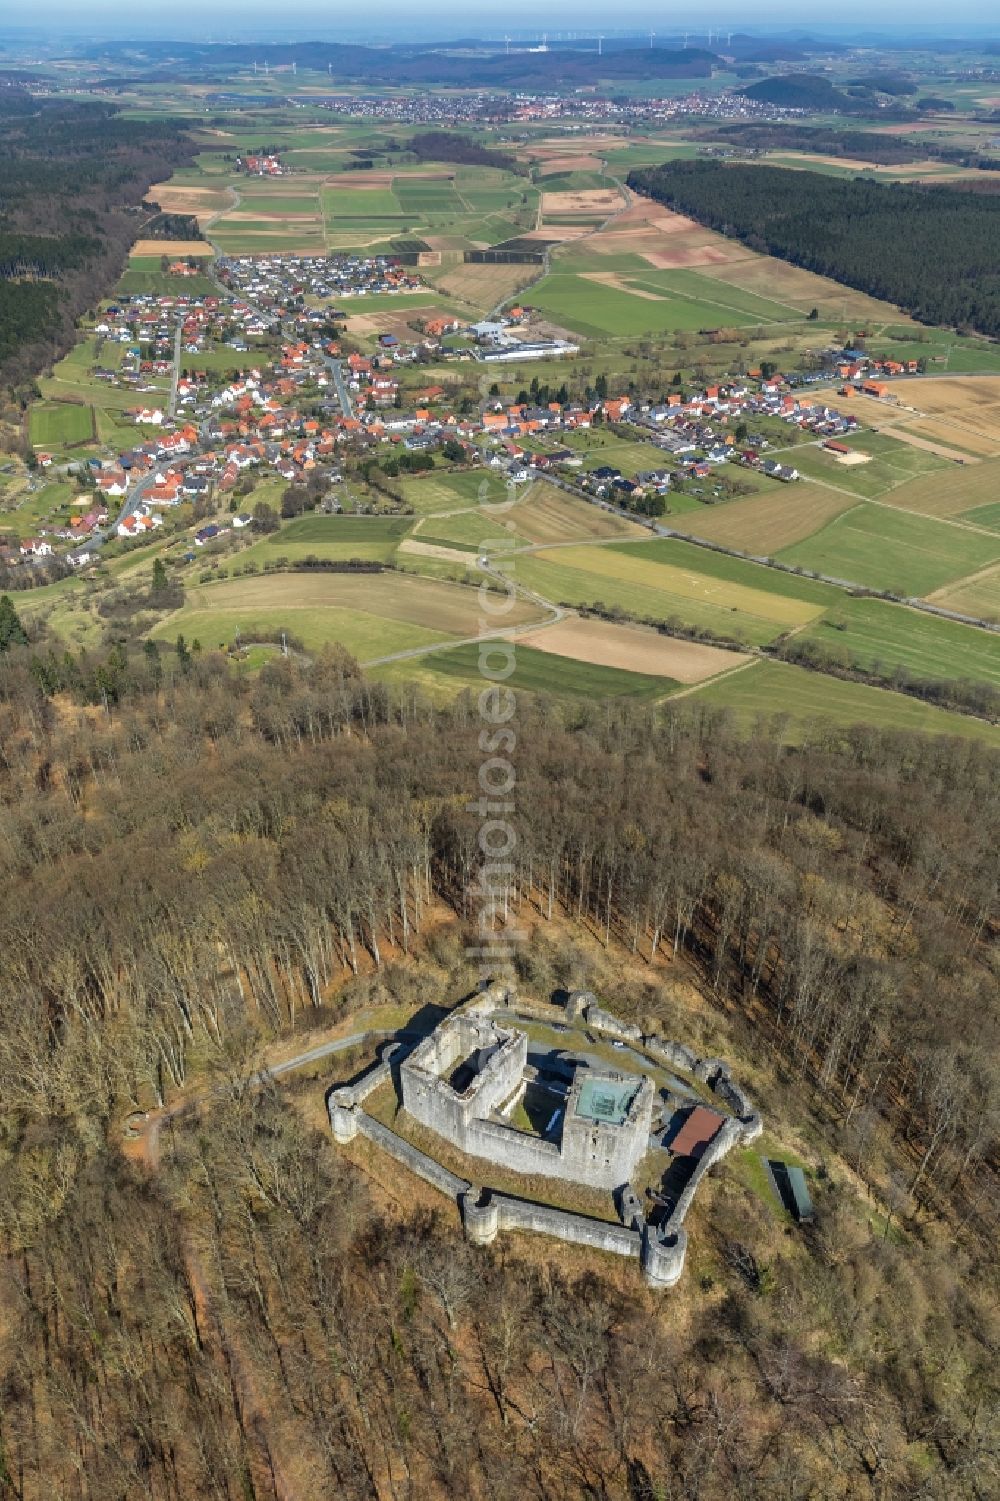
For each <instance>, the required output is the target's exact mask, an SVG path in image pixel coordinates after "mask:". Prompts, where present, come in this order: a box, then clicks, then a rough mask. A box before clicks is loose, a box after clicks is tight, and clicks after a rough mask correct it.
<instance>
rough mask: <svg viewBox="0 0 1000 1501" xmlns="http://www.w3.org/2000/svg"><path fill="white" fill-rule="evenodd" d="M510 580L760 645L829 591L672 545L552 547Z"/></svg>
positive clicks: (550, 594)
mask: <svg viewBox="0 0 1000 1501" xmlns="http://www.w3.org/2000/svg"><path fill="white" fill-rule="evenodd" d="M516 565H517V566H516V571H515V573H514V577H516V578H517V580H518V582H520V583H522V584H525V585H526V586H527V587H528V588H530V589H534V590H536V591H537V592H538V593H539V594H541V595H542V596H543V597H544V598H546V599H549V600H553V601H555V602H557V603H560V604H568V605H596V604H601V605H603V606H605V607H608V608H612V609H618V610H621V611H622V612H623V613H625V614H628V615H632V616H635V617H638V618H643V619H650V620H656V621H664V622H667V621H677V622H678V623H681V624H683V625H685V626H687V627H693V628H697V629H701V630H705V631H707V632H710V633H711V634H713V635H715V636H719V637H727V638H731V639H734V640H737V641H744V642H746V643H747V644H749V645H763V644H764V643H765V642H768V641H772V640H774V639H775V637H777V636H779V635H782V634H783V633H784V632H785V631H788V630H791V629H793V628H795V627H798V626H803V625H807V624H808V623H809V622H810V621H811V620H814V619H817V618H818V617H819V616H820V615H821V614H822V613H823V610H824V608H825V607H826V606H827V605H828V604H829V602H830V600H831V599H832V598H833V597H834V591H832V590H830V589H828V588H825V587H824V586H823V585H817V584H815V583H812V582H811V581H808V580H805V579H797V578H795V577H794V576H792V575H790V574H778V573H774V572H773V571H769V570H765V569H762V568H759V567H757V566H756V565H754V564H752V563H743V562H741V561H740V560H739V559H735V558H727V557H725V556H723V555H721V554H717V553H710V552H706V551H705V550H704V549H702V548H697V547H694V546H692V545H691V544H688V543H684V542H677V541H663V540H661V541H655V542H652V541H651V542H640V543H628V542H622V543H618V542H613V543H608V544H596V545H591V546H579V547H573V546H570V547H553V548H549V549H546V550H542V551H539V552H535V553H530V554H524V555H523V556H519V557H518V558H517V559H516Z"/></svg>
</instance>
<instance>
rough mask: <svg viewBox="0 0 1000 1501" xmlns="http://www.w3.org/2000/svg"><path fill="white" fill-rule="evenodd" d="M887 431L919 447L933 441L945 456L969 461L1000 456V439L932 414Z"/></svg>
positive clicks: (938, 450) (937, 451) (938, 451)
mask: <svg viewBox="0 0 1000 1501" xmlns="http://www.w3.org/2000/svg"><path fill="white" fill-rule="evenodd" d="M888 431H891V432H892V434H893V436H894V437H897V438H902V439H903V441H904V443H914V444H916V445H917V447H920V446H921V445H923V444H925V443H932V444H934V452H936V453H940V454H941V455H942V456H943V457H944V458H956V459H957V458H964V459H965V460H966V462H968V461H969V460H970V459H971V460H972V461H973V462H975V460H976V459H977V458H980V459H991V458H995V457H997V456H998V455H1000V438H987V437H984V436H983V434H982V433H976V432H973V431H972V430H971V429H970V428H968V427H960V426H958V425H957V424H955V423H951V422H945V421H943V420H942V421H936V420H935V419H934V418H933V417H924V418H921V419H920V420H919V421H914V420H910V421H907V422H906V424H905V425H901V426H900V427H893V428H891V429H888Z"/></svg>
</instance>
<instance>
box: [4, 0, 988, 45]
mask: <svg viewBox="0 0 1000 1501" xmlns="http://www.w3.org/2000/svg"><path fill="white" fill-rule="evenodd" d="M2 10H3V11H5V12H6V14H5V15H3V18H2V19H0V35H3V34H14V33H15V31H16V29H18V28H20V27H24V29H25V32H26V33H28V32H30V34H32V35H34V36H38V35H39V34H40V33H45V32H48V33H49V37H48V39H49V40H52V39H53V33H54V36H55V37H56V38H58V37H59V36H66V37H69V36H72V37H74V38H77V37H79V36H81V35H86V34H87V33H88V32H89V33H91V34H103V35H106V34H108V33H109V32H116V33H117V34H118V35H120V36H123V37H130V36H146V37H151V36H163V37H167V36H169V37H185V38H190V39H191V40H202V39H204V38H205V37H207V36H212V37H213V38H216V37H217V38H220V39H221V38H225V39H227V40H230V39H232V38H234V37H238V36H240V35H250V34H253V35H264V34H267V35H268V36H270V37H273V38H274V39H275V40H281V39H282V37H283V36H284V37H287V38H288V39H289V40H294V39H301V38H302V37H303V36H317V37H319V36H322V37H326V38H329V39H331V40H332V39H335V38H336V37H337V36H338V34H340V36H342V37H343V39H345V40H347V39H350V40H362V39H363V38H364V37H365V36H367V35H370V36H371V37H372V38H376V37H377V38H379V39H381V40H386V39H390V38H392V37H393V36H398V37H400V38H401V39H402V38H403V37H404V36H405V37H406V39H407V40H409V39H412V38H413V37H415V36H419V35H420V33H421V30H422V31H423V33H424V35H425V36H426V37H427V39H428V40H431V39H433V38H435V37H437V38H440V37H447V36H470V35H477V34H479V35H482V34H487V33H492V34H494V35H501V34H502V33H503V32H505V31H507V32H511V33H515V32H518V31H520V32H522V33H536V32H541V31H543V30H546V31H548V32H550V33H552V34H555V33H556V32H568V31H584V32H586V31H590V32H591V33H596V32H597V31H598V30H602V31H605V32H607V33H609V34H610V33H612V32H613V31H614V30H615V29H624V28H630V27H633V26H634V27H636V28H640V29H645V30H648V29H649V28H650V27H652V28H653V29H654V30H655V31H656V32H657V34H658V35H661V36H662V37H663V38H664V40H669V39H670V38H672V37H675V36H676V35H677V34H678V33H679V32H682V31H683V30H684V29H685V28H686V27H690V29H691V31H692V35H694V34H696V32H697V33H707V31H708V27H709V25H711V26H712V27H713V29H714V28H715V27H716V26H723V27H726V28H728V27H732V28H733V29H740V30H746V31H751V32H754V33H758V34H759V33H762V32H764V31H768V30H774V29H787V30H788V31H790V32H791V31H794V32H797V33H798V34H800V35H802V34H812V35H821V34H822V35H840V36H843V34H844V32H845V30H848V29H852V28H857V29H858V30H861V29H863V30H864V31H866V32H874V31H885V32H890V31H891V32H895V33H897V34H898V33H899V32H900V31H910V32H916V33H918V34H920V35H921V36H931V35H940V36H943V35H951V36H954V35H957V34H960V33H961V34H979V35H984V34H994V35H1000V9H998V7H997V5H996V4H995V3H994V0H989V3H987V0H952V3H951V4H950V5H948V6H947V7H942V6H940V5H937V4H931V3H930V0H838V3H837V4H836V5H834V6H831V7H830V8H829V10H828V11H827V12H826V13H824V12H823V11H822V10H820V11H810V10H803V7H802V5H801V3H799V0H769V3H765V4H763V5H760V6H757V7H755V8H754V9H753V10H752V12H748V9H747V7H746V5H740V4H738V3H736V0H710V3H709V5H708V6H703V5H701V4H698V5H695V4H692V5H691V6H690V9H689V10H688V11H687V12H686V13H685V11H684V10H683V9H680V8H677V7H674V6H671V7H669V10H668V9H667V7H665V6H662V5H642V4H631V3H629V0H625V3H624V4H623V5H621V6H616V7H614V9H613V11H609V8H608V6H607V5H606V4H600V3H597V0H544V3H541V4H539V3H538V0H506V3H505V4H504V5H503V6H502V7H500V8H498V10H497V12H496V15H497V16H498V17H499V19H497V20H494V13H493V12H492V10H491V8H488V7H481V6H472V5H469V4H467V3H466V4H458V3H457V0H451V3H449V0H427V3H426V4H423V5H421V6H419V7H417V6H415V5H414V4H413V0H408V3H402V0H384V3H382V4H380V5H378V6H377V7H372V8H371V9H370V11H369V12H368V13H367V14H366V10H367V8H364V7H357V6H347V5H337V4H333V5H331V4H330V3H329V0H326V3H324V0H292V3H291V4H284V5H282V6H280V7H275V6H274V5H273V4H269V3H265V0H169V3H168V0H146V3H145V4H141V5H137V4H135V3H134V0H88V4H87V5H86V6H85V7H81V6H79V5H70V4H68V3H67V0H32V4H31V5H30V6H26V7H24V8H21V9H18V10H15V8H14V7H13V5H11V6H10V7H9V8H8V7H7V6H4V7H2ZM359 16H364V19H363V20H359ZM276 17H280V20H279V21H278V22H277V24H276V21H275V18H276ZM612 23H613V24H612ZM369 28H370V29H369Z"/></svg>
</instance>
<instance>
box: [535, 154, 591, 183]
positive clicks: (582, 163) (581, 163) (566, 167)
mask: <svg viewBox="0 0 1000 1501" xmlns="http://www.w3.org/2000/svg"><path fill="white" fill-rule="evenodd" d="M539 160H540V161H541V163H542V166H541V171H540V176H541V177H542V178H546V177H551V176H554V175H555V173H557V172H600V170H601V168H602V167H603V166H604V162H603V161H602V159H601V158H600V157H599V156H545V157H541V158H539Z"/></svg>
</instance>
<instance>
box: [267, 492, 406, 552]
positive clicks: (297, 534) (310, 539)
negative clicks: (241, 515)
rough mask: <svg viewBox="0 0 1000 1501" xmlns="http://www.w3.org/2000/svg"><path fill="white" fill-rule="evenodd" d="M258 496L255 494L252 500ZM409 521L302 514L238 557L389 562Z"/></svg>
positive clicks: (382, 517) (402, 519)
mask: <svg viewBox="0 0 1000 1501" xmlns="http://www.w3.org/2000/svg"><path fill="white" fill-rule="evenodd" d="M260 498H261V497H258V496H257V495H256V494H255V495H254V501H255V502H256V501H257V500H258V499H260ZM412 524H413V523H412V521H410V520H409V519H408V518H407V517H396V516H388V517H386V516H301V517H299V518H298V520H296V521H290V522H289V523H288V525H287V526H284V527H282V528H281V530H280V531H279V532H272V533H271V534H270V535H268V536H266V537H264V538H263V539H262V540H261V541H260V542H255V543H254V545H253V547H251V548H250V549H249V550H248V551H247V552H245V553H241V554H240V561H241V562H245V561H247V560H252V561H254V562H256V563H261V564H264V563H269V562H274V561H276V560H278V559H279V558H284V559H285V560H287V561H288V562H290V563H300V562H302V561H303V560H304V559H305V558H320V559H322V561H323V562H348V561H351V560H353V559H356V560H358V561H363V562H366V563H388V562H390V561H391V560H392V559H393V558H394V557H395V555H396V550H397V548H398V546H399V543H400V542H401V541H402V540H403V538H404V537H405V536H406V535H407V533H408V532H409V530H410V527H411V526H412Z"/></svg>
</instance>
